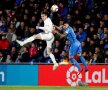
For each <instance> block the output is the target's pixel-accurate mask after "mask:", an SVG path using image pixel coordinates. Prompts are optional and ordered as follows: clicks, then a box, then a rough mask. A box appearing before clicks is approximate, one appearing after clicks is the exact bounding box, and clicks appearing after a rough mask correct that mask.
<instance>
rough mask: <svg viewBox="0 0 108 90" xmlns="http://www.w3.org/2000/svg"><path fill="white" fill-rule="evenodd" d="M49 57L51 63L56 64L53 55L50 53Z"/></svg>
mask: <svg viewBox="0 0 108 90" xmlns="http://www.w3.org/2000/svg"><path fill="white" fill-rule="evenodd" d="M49 56H50V58H51V60H52V62H53V63H54V64H57V62H56V60H55V57H54V55H53V54H52V53H50V54H49Z"/></svg>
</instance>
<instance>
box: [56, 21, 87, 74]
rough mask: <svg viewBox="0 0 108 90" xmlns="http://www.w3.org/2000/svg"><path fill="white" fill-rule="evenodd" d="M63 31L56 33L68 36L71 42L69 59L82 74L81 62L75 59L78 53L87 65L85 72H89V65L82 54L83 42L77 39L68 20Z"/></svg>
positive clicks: (85, 65)
mask: <svg viewBox="0 0 108 90" xmlns="http://www.w3.org/2000/svg"><path fill="white" fill-rule="evenodd" d="M55 28H56V27H55ZM63 31H64V33H63V34H61V33H59V32H58V31H56V33H57V34H58V35H60V36H61V37H67V39H68V40H69V42H70V50H69V60H70V61H71V62H72V63H73V64H74V65H75V66H76V67H77V68H78V70H79V74H80V73H81V72H82V70H83V69H82V68H81V67H80V65H79V63H78V62H77V61H76V60H75V59H74V56H75V55H76V54H77V55H78V56H79V59H80V60H81V62H82V63H83V65H84V67H85V72H87V71H88V67H87V64H86V61H85V58H84V57H83V56H82V48H81V43H80V42H79V41H78V40H77V38H76V35H75V33H74V31H73V29H72V27H70V26H69V23H68V22H67V21H65V22H64V23H63ZM79 74H78V75H79Z"/></svg>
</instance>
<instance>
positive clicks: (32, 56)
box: [29, 43, 38, 62]
mask: <svg viewBox="0 0 108 90" xmlns="http://www.w3.org/2000/svg"><path fill="white" fill-rule="evenodd" d="M37 54H38V48H37V46H36V45H35V43H32V44H31V47H30V48H29V55H30V61H33V62H35V61H36V57H37Z"/></svg>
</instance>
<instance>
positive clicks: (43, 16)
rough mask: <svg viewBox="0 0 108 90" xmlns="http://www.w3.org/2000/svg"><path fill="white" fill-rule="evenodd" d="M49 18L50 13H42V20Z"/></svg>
mask: <svg viewBox="0 0 108 90" xmlns="http://www.w3.org/2000/svg"><path fill="white" fill-rule="evenodd" d="M47 17H48V12H45V11H42V12H41V18H42V20H43V21H45V20H46V18H47Z"/></svg>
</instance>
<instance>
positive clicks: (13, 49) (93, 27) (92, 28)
mask: <svg viewBox="0 0 108 90" xmlns="http://www.w3.org/2000/svg"><path fill="white" fill-rule="evenodd" d="M7 2H8V3H7ZM53 4H57V5H58V6H59V11H58V12H55V13H53V12H51V10H50V7H51V5H53ZM41 11H48V12H49V17H50V18H51V20H52V21H53V23H54V25H56V26H57V27H61V26H62V24H63V21H64V20H67V21H68V22H69V24H70V26H72V27H73V30H74V31H75V33H76V36H77V39H78V40H79V41H80V42H81V45H82V49H83V53H82V54H83V56H84V57H85V59H86V61H87V62H88V63H90V64H97V63H99V64H100V63H108V8H107V2H106V0H0V63H1V62H3V63H22V62H30V63H32V62H37V63H52V62H51V60H50V58H49V57H48V56H47V55H46V52H45V47H46V43H45V41H41V40H35V41H33V42H32V43H29V44H27V45H25V46H23V47H21V46H20V45H19V44H17V43H16V39H18V40H25V39H26V38H28V37H30V36H32V35H34V34H37V33H39V32H42V30H36V26H43V22H42V20H41V17H40V13H41ZM53 33H54V35H55V41H54V43H53V46H52V51H53V53H54V55H55V58H56V60H57V62H58V63H60V62H62V61H64V62H68V50H69V47H70V46H69V45H70V44H69V41H68V40H67V39H66V38H63V39H61V38H60V37H59V35H57V34H56V32H55V31H54V32H53ZM61 33H62V32H61ZM75 58H77V56H76V57H75ZM77 59H78V58H77ZM78 62H80V61H78Z"/></svg>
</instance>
